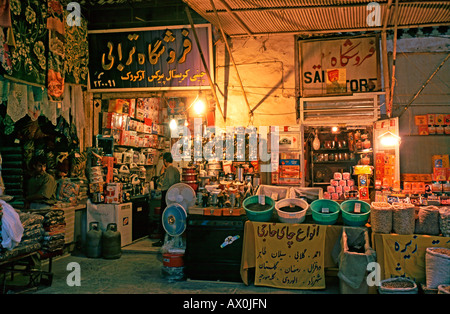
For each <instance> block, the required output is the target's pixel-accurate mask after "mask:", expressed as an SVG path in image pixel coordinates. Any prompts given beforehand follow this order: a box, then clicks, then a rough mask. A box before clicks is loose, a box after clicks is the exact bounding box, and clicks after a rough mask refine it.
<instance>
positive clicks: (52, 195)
mask: <svg viewBox="0 0 450 314" xmlns="http://www.w3.org/2000/svg"><path fill="white" fill-rule="evenodd" d="M29 166H30V169H31V171H32V177H31V178H30V179H29V180H28V185H27V194H26V201H27V203H28V205H29V208H30V209H41V208H48V207H51V206H52V205H53V204H55V202H56V185H57V184H56V180H55V178H53V176H52V175H51V174H49V173H47V171H46V170H47V161H46V159H45V157H44V156H34V157H32V158H31V161H30V164H29Z"/></svg>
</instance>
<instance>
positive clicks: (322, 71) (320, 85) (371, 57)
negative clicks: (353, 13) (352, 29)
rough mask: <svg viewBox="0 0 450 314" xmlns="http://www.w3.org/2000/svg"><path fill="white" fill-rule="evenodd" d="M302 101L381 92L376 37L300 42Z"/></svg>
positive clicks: (377, 41)
mask: <svg viewBox="0 0 450 314" xmlns="http://www.w3.org/2000/svg"><path fill="white" fill-rule="evenodd" d="M299 45H300V47H299V48H300V56H299V57H300V61H301V62H300V64H301V71H300V73H301V78H300V86H301V91H302V97H311V96H324V95H339V94H351V93H367V92H376V91H380V90H381V79H380V63H379V40H378V37H377V36H371V37H367V36H365V37H350V38H341V39H329V40H301V41H299Z"/></svg>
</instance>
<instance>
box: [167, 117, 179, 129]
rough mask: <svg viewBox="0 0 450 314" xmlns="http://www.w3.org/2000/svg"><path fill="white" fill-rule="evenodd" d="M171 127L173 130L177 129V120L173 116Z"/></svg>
mask: <svg viewBox="0 0 450 314" xmlns="http://www.w3.org/2000/svg"><path fill="white" fill-rule="evenodd" d="M169 128H170V129H171V130H175V129H176V128H177V121H175V119H174V118H172V119H171V120H170V123H169Z"/></svg>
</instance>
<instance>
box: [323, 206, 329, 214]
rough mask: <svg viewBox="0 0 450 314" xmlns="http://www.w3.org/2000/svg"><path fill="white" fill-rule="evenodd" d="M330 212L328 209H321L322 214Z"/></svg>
mask: <svg viewBox="0 0 450 314" xmlns="http://www.w3.org/2000/svg"><path fill="white" fill-rule="evenodd" d="M329 212H330V209H329V208H328V207H325V208H322V213H324V214H328V213H329Z"/></svg>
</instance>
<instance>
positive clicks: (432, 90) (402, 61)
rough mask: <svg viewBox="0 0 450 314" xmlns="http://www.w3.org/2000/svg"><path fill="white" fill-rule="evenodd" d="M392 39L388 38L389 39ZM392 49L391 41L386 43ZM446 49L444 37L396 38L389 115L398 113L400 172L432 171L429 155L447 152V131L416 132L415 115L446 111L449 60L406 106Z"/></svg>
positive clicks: (449, 46) (448, 41) (448, 46)
mask: <svg viewBox="0 0 450 314" xmlns="http://www.w3.org/2000/svg"><path fill="white" fill-rule="evenodd" d="M390 43H392V42H390ZM388 51H392V45H390V47H388ZM449 51H450V39H449V38H445V37H423V38H420V37H418V38H404V39H400V40H398V41H397V58H396V70H395V77H396V85H395V94H394V107H393V116H394V117H395V116H399V117H400V118H399V126H400V136H401V138H402V141H401V146H400V171H401V173H432V172H433V169H432V162H431V156H432V155H442V154H448V153H449V147H450V135H419V131H418V126H417V125H416V124H415V116H416V115H426V114H447V115H448V114H450V98H449V91H450V89H449V85H448V82H450V60H447V62H445V63H444V64H443V65H442V67H441V68H440V69H439V71H438V72H437V73H436V74H435V76H434V77H433V78H432V79H431V80H430V81H429V82H428V84H427V85H426V86H425V88H424V89H423V90H422V92H421V93H420V94H419V96H418V97H417V98H416V99H415V100H414V101H413V102H412V103H411V104H410V105H409V106H408V107H407V109H406V110H405V106H407V105H408V104H409V103H410V102H411V100H412V99H413V98H414V96H415V94H416V93H417V92H418V91H419V90H420V89H421V87H422V86H423V84H425V83H426V81H427V80H428V79H429V78H430V76H431V75H432V74H433V72H435V71H436V69H437V68H438V66H439V65H440V64H441V63H442V61H443V60H444V59H445V57H446V56H447V55H448V53H449Z"/></svg>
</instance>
